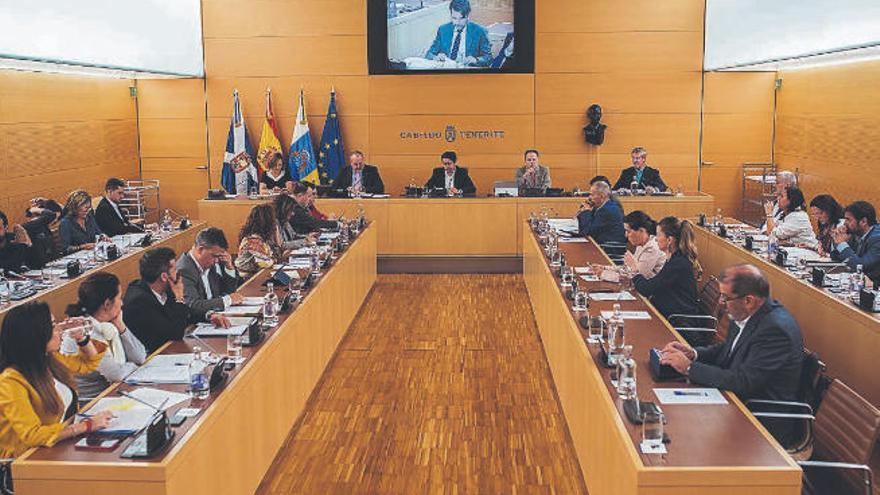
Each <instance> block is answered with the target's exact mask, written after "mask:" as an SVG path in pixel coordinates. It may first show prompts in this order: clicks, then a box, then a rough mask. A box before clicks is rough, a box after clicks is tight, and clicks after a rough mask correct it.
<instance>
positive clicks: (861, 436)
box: [813, 380, 880, 493]
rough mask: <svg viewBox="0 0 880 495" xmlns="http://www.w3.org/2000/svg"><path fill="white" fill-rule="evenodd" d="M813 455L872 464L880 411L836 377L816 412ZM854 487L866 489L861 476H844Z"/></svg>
mask: <svg viewBox="0 0 880 495" xmlns="http://www.w3.org/2000/svg"><path fill="white" fill-rule="evenodd" d="M814 432H815V443H814V447H813V455H814V457H815V458H816V459H817V460H825V461H831V462H850V463H854V464H869V462H870V460H871V453H872V452H873V449H874V444H875V443H876V442H877V435H878V432H880V410H878V409H877V408H876V407H874V406H873V405H872V404H871V403H870V402H868V401H867V400H865V399H864V398H863V397H862V396H860V395H859V394H857V393H856V392H855V391H854V390H853V389H851V388H849V387H848V386H847V385H846V384H845V383H843V382H842V381H840V380H834V381H833V382H832V383H831V385H830V386H829V387H828V392H827V393H826V394H825V398H824V399H823V400H822V408H821V409H820V410H819V412H818V413H817V414H816V423H815V426H814ZM844 479H845V480H846V482H847V483H849V484H850V485H851V487H850V488H852V489H853V492H852V493H859V490H864V484H863V483H862V478H861V475H860V474H858V473H856V472H848V473H846V475H845V476H844Z"/></svg>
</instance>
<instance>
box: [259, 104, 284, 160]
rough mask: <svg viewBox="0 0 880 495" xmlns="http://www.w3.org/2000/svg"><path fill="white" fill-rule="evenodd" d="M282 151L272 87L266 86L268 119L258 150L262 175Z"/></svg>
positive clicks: (265, 122)
mask: <svg viewBox="0 0 880 495" xmlns="http://www.w3.org/2000/svg"><path fill="white" fill-rule="evenodd" d="M276 153H283V152H282V151H281V140H280V139H278V123H277V122H275V114H274V113H272V88H266V119H265V120H263V132H262V133H261V134H260V149H259V151H257V163H258V164H259V165H260V166H259V168H258V170H259V173H260V176H261V177H262V175H263V172H265V171H266V169H268V168H269V160H270V159H271V158H272V157H273V156H274V155H275V154H276Z"/></svg>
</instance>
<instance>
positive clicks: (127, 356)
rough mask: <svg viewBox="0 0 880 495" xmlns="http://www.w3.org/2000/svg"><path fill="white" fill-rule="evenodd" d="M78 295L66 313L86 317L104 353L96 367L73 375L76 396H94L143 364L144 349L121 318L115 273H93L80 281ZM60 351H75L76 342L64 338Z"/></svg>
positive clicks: (119, 294)
mask: <svg viewBox="0 0 880 495" xmlns="http://www.w3.org/2000/svg"><path fill="white" fill-rule="evenodd" d="M78 294H79V297H78V300H77V302H76V304H71V305H70V306H68V307H67V311H66V313H67V315H68V316H74V317H76V316H81V317H84V318H86V319H87V320H89V321H90V322H91V323H92V329H93V331H92V339H93V340H96V341H99V342H102V343H104V344H107V352H106V353H104V358H103V359H102V360H101V364H100V365H99V366H98V369H97V370H95V371H92V372H91V373H86V374H83V375H77V377H76V381H77V385H78V387H79V393H80V396H81V397H83V398H94V397H97V396H98V394H100V393H101V392H102V391H103V390H104V389H106V388H107V387H109V386H110V384H111V383H113V382H121V381H122V380H123V379H124V378H125V377H126V376H128V374H129V373H131V372H132V371H134V370H135V369H137V367H138V366H140V365H142V364H144V361H146V359H147V351H146V349H145V348H144V344H142V343H141V341H140V340H138V338H137V337H136V336H135V335H134V333H132V332H129V331H128V329H127V328H126V326H125V323H124V322H123V320H122V291H121V290H119V279H118V278H116V275H113V274H112V273H107V272H97V273H93V274H91V275H89V276H88V277H86V279H85V280H83V282H82V284H80V286H79V292H78ZM61 350H62V352H64V353H65V354H71V353H75V352H76V342H74V341H73V340H71V339H64V341H63V342H62V343H61Z"/></svg>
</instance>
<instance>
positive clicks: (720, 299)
mask: <svg viewBox="0 0 880 495" xmlns="http://www.w3.org/2000/svg"><path fill="white" fill-rule="evenodd" d="M746 296H748V294H745V295H742V296H736V297H730V296H728V295H726V294H724V293H723V292H722V293H720V294H719V295H718V302H721V303H727V302H730V301H736V300H737V299H742V298H744V297H746Z"/></svg>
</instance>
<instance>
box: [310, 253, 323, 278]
mask: <svg viewBox="0 0 880 495" xmlns="http://www.w3.org/2000/svg"><path fill="white" fill-rule="evenodd" d="M319 253H320V251H319V250H318V246H314V247H313V248H312V275H315V276H318V275H320V274H321V255H320V254H319Z"/></svg>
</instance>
